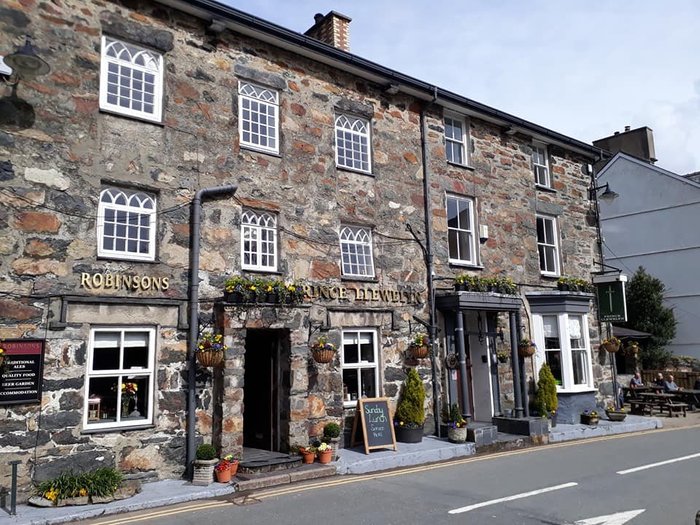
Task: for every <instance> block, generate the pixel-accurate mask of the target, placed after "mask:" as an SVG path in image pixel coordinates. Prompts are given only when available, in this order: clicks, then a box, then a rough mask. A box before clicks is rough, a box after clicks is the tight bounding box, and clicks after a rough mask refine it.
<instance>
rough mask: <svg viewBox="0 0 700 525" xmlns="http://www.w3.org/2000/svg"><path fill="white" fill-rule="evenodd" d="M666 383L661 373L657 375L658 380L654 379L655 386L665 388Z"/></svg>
mask: <svg viewBox="0 0 700 525" xmlns="http://www.w3.org/2000/svg"><path fill="white" fill-rule="evenodd" d="M665 384H666V381H664V375H663V374H662V373H661V372H659V373H658V374H656V379H654V386H661V387H662V386H665Z"/></svg>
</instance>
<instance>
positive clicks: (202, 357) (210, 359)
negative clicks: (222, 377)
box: [197, 350, 224, 368]
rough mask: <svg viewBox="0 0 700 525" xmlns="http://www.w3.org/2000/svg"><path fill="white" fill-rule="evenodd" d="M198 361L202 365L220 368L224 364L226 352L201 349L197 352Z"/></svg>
mask: <svg viewBox="0 0 700 525" xmlns="http://www.w3.org/2000/svg"><path fill="white" fill-rule="evenodd" d="M197 361H198V362H199V364H200V365H202V366H207V367H211V368H218V367H220V366H221V365H223V364H224V353H223V352H222V351H219V350H200V351H199V352H197Z"/></svg>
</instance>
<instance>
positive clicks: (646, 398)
mask: <svg viewBox="0 0 700 525" xmlns="http://www.w3.org/2000/svg"><path fill="white" fill-rule="evenodd" d="M630 406H631V407H632V411H633V412H641V413H642V414H644V413H646V411H647V410H648V411H649V415H650V416H652V415H654V409H655V408H656V409H658V410H659V412H660V413H664V412H665V411H668V417H673V416H674V415H676V416H680V415H681V413H683V417H686V410H687V409H688V403H686V402H684V398H683V393H682V392H640V393H639V398H638V399H632V400H630Z"/></svg>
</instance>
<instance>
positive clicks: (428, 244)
mask: <svg viewBox="0 0 700 525" xmlns="http://www.w3.org/2000/svg"><path fill="white" fill-rule="evenodd" d="M420 143H421V157H422V158H421V162H422V163H423V210H424V215H425V253H424V256H425V266H426V269H427V273H428V275H427V286H428V308H429V314H428V315H429V318H428V324H429V325H430V326H429V330H430V344H431V346H432V356H431V357H432V359H431V360H430V365H431V372H432V378H433V416H434V418H435V432H436V433H437V436H438V437H442V436H441V435H440V384H439V380H438V374H437V363H436V361H437V356H438V345H437V336H438V329H437V314H436V312H435V288H434V284H433V275H434V273H435V272H434V270H433V234H432V231H433V230H432V228H431V225H430V217H431V213H430V212H431V206H430V182H429V177H428V173H429V172H428V144H427V140H426V138H425V107H422V108H421V112H420Z"/></svg>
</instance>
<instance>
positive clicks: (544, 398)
mask: <svg viewBox="0 0 700 525" xmlns="http://www.w3.org/2000/svg"><path fill="white" fill-rule="evenodd" d="M557 408H559V400H558V399H557V382H556V379H554V375H553V374H552V370H551V369H550V368H549V365H548V364H547V363H545V364H543V365H542V368H540V374H539V380H538V381H537V393H536V394H535V409H536V410H537V412H538V413H539V414H540V416H542V417H547V416H549V415H550V414H552V413H553V412H556V410H557Z"/></svg>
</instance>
